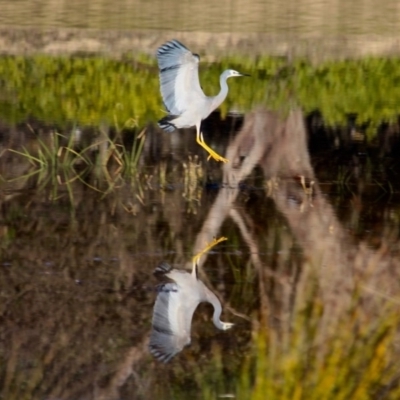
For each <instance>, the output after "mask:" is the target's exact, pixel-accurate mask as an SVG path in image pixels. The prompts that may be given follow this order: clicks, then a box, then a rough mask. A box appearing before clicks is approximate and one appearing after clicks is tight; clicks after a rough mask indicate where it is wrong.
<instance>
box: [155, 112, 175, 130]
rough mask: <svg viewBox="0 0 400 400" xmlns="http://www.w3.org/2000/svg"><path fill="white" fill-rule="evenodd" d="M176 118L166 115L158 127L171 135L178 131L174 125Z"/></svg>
mask: <svg viewBox="0 0 400 400" xmlns="http://www.w3.org/2000/svg"><path fill="white" fill-rule="evenodd" d="M175 118H176V115H166V116H165V117H164V118H161V119H160V120H159V121H158V126H159V127H160V128H161V129H162V130H163V131H165V132H169V133H171V132H173V131H174V130H175V129H176V126H175V125H174V124H173V123H172V121H173V120H174V119H175Z"/></svg>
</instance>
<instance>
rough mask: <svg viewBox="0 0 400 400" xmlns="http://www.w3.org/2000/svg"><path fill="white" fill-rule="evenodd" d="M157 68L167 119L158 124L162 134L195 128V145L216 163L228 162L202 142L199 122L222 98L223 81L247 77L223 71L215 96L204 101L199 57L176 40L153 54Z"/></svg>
mask: <svg viewBox="0 0 400 400" xmlns="http://www.w3.org/2000/svg"><path fill="white" fill-rule="evenodd" d="M157 59H158V66H159V68H160V89H161V95H162V98H163V101H164V106H165V108H166V109H167V111H168V115H167V116H165V117H164V118H162V119H161V120H160V121H158V125H159V126H160V128H162V129H163V130H164V131H166V132H173V131H174V130H175V129H177V128H189V127H191V126H196V141H197V143H198V144H199V145H200V146H201V147H203V148H204V149H205V150H206V151H207V152H208V153H209V157H208V158H210V157H212V158H213V159H214V160H216V161H222V162H227V161H228V160H227V159H226V158H224V157H222V156H220V155H219V154H217V153H216V152H215V151H214V150H213V149H211V148H210V147H209V146H208V145H207V144H206V143H205V141H204V139H203V134H202V133H201V130H200V125H201V121H202V120H203V119H205V118H207V117H208V116H209V115H210V114H211V112H212V111H214V110H215V109H216V108H217V107H218V106H219V105H220V104H221V103H222V102H223V101H224V100H225V98H226V96H227V94H228V90H229V89H228V84H227V83H226V80H227V79H228V78H231V77H235V76H247V74H241V73H240V72H237V71H235V70H233V69H227V70H226V71H224V72H223V73H222V74H221V76H220V78H219V81H220V85H221V90H220V92H219V93H218V94H217V95H216V96H211V97H207V96H206V95H205V94H204V92H203V90H202V89H201V86H200V82H199V61H200V57H199V56H198V55H197V54H193V53H192V52H191V51H190V50H189V49H187V48H186V47H185V46H184V45H183V44H182V43H180V42H179V41H178V40H171V41H170V42H167V43H165V44H163V45H162V46H161V47H160V48H159V49H158V51H157Z"/></svg>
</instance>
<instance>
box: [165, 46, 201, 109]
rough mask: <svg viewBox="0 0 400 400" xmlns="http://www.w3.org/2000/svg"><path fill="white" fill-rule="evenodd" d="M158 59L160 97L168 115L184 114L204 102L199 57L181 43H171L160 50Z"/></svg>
mask: <svg viewBox="0 0 400 400" xmlns="http://www.w3.org/2000/svg"><path fill="white" fill-rule="evenodd" d="M157 59H158V66H159V68H160V90H161V95H162V98H163V101H164V105H165V108H166V109H167V111H168V112H169V113H171V114H173V115H181V114H182V113H183V112H185V111H186V109H187V108H188V106H190V105H193V104H197V102H199V101H203V100H204V98H205V95H204V93H203V91H202V89H201V87H200V83H199V61H200V57H199V56H198V55H196V54H192V53H191V51H190V50H189V49H187V48H186V47H185V46H184V45H183V44H182V43H180V42H179V41H178V40H171V41H170V42H167V43H165V44H163V45H162V46H161V47H160V48H159V49H158V51H157Z"/></svg>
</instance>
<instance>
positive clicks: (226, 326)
mask: <svg viewBox="0 0 400 400" xmlns="http://www.w3.org/2000/svg"><path fill="white" fill-rule="evenodd" d="M233 325H235V324H233V323H232V322H222V330H224V331H227V330H228V329H231V328H232V326H233Z"/></svg>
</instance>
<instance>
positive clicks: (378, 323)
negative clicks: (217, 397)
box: [238, 284, 400, 400]
mask: <svg viewBox="0 0 400 400" xmlns="http://www.w3.org/2000/svg"><path fill="white" fill-rule="evenodd" d="M309 286H312V284H310V285H309ZM364 300H365V299H364ZM337 301H338V303H339V305H338V307H340V310H339V312H338V314H337V318H334V317H333V318H334V320H332V318H330V317H329V316H326V315H324V316H323V313H324V301H323V299H322V298H321V297H320V296H319V295H318V294H317V292H316V290H315V288H314V289H311V290H310V288H309V290H308V293H307V295H306V298H305V304H303V305H298V306H297V307H295V310H294V313H293V316H292V322H291V323H289V324H288V325H287V326H286V328H283V329H282V330H281V331H279V330H278V329H276V328H272V327H269V328H261V329H260V330H259V331H258V332H257V333H256V334H255V336H254V342H253V344H254V347H253V351H252V354H251V355H250V357H249V358H248V360H247V362H246V367H245V368H244V369H243V373H242V379H241V382H240V384H239V385H238V394H239V396H238V398H251V399H255V400H257V399H266V398H268V399H271V400H273V399H279V400H281V399H290V400H292V399H316V400H317V399H332V400H337V399H343V400H347V399H371V398H372V399H373V398H381V397H380V395H381V394H382V393H385V396H384V398H393V399H396V398H399V395H400V392H399V389H398V388H396V386H397V383H398V378H399V376H398V370H397V367H396V365H397V362H398V361H397V357H396V356H395V355H394V353H393V350H394V344H395V340H394V339H395V331H396V326H398V324H399V322H400V319H399V317H398V313H396V312H394V310H393V309H392V310H391V309H389V308H386V309H385V308H382V310H381V312H380V314H379V316H377V315H374V313H370V312H368V311H367V310H366V309H365V306H363V300H361V298H360V296H358V295H357V294H356V293H354V296H353V300H352V304H351V305H350V306H344V305H342V306H340V299H337ZM327 321H329V322H328V324H329V328H328V327H327V326H326V324H327ZM283 324H285V323H283ZM394 384H395V385H394ZM382 398H383V397H382Z"/></svg>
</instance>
